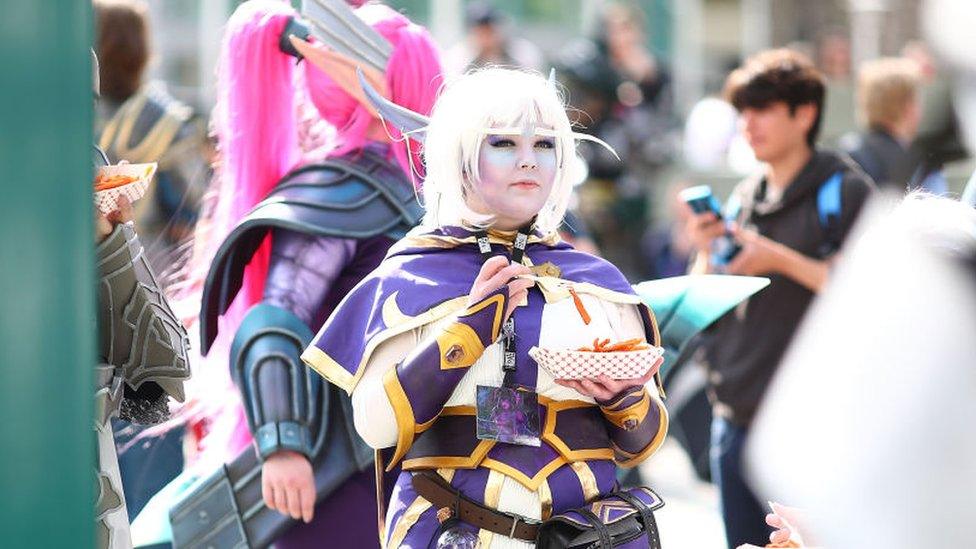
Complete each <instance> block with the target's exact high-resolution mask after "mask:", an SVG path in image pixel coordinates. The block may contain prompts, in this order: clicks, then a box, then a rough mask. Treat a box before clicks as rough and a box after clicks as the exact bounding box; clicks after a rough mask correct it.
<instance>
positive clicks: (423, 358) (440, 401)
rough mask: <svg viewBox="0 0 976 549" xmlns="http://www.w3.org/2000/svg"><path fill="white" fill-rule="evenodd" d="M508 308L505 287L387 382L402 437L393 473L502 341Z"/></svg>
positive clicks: (408, 360) (464, 315) (402, 365)
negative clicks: (470, 371) (475, 368)
mask: <svg viewBox="0 0 976 549" xmlns="http://www.w3.org/2000/svg"><path fill="white" fill-rule="evenodd" d="M507 305H508V286H502V287H501V288H499V289H497V290H495V291H494V292H492V293H490V294H488V296H486V297H485V298H484V299H482V300H481V301H479V302H478V303H476V304H474V305H472V306H470V307H468V308H467V310H465V311H464V312H463V313H461V315H460V316H459V317H458V319H457V321H456V322H454V323H452V324H450V325H449V326H447V327H445V328H444V329H443V330H442V331H441V332H440V333H439V334H437V336H436V337H435V338H434V339H433V341H430V342H429V343H427V344H425V345H424V346H422V347H420V348H418V349H416V350H415V351H414V352H412V353H411V354H410V355H408V356H407V358H405V359H404V360H403V362H401V363H400V364H398V365H397V367H396V368H395V369H392V370H390V371H389V372H387V373H386V375H385V376H384V377H383V387H384V389H385V390H386V395H387V397H388V398H389V399H390V404H391V405H392V406H393V410H394V412H395V414H396V420H397V431H398V435H397V447H396V453H395V455H394V456H393V459H392V460H391V461H390V467H391V468H392V467H393V466H394V465H395V464H396V463H398V462H399V461H400V459H401V458H402V457H403V456H404V455H405V454H406V453H407V450H409V449H410V446H411V445H412V444H413V440H414V438H415V437H416V435H417V434H418V433H420V432H422V431H423V430H424V429H426V428H427V427H429V425H430V424H431V423H432V422H433V421H434V420H435V419H437V417H438V416H439V415H440V413H441V410H442V409H443V408H444V404H445V403H446V402H447V400H448V399H449V398H450V397H451V394H452V393H453V392H454V389H455V387H457V385H458V383H460V381H461V378H463V377H464V374H466V373H467V371H468V368H469V367H470V366H471V365H472V364H474V363H475V362H476V361H477V360H478V358H480V357H481V355H482V353H483V352H484V350H485V347H487V346H489V345H491V344H492V343H494V342H495V340H496V339H498V335H499V333H500V331H501V327H502V321H503V319H504V316H505V308H506V307H507Z"/></svg>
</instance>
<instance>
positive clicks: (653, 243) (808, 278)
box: [94, 0, 976, 547]
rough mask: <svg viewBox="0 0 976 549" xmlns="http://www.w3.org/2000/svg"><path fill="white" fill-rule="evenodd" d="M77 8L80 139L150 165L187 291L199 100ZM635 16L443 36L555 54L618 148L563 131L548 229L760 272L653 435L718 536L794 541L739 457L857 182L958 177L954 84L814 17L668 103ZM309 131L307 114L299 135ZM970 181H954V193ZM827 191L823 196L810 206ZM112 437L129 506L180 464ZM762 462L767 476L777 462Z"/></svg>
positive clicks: (159, 224)
mask: <svg viewBox="0 0 976 549" xmlns="http://www.w3.org/2000/svg"><path fill="white" fill-rule="evenodd" d="M94 5H95V13H96V32H97V35H96V41H95V49H96V53H97V55H98V57H99V60H100V74H99V76H100V81H101V97H100V100H99V103H98V108H97V124H96V127H95V142H96V143H97V144H99V145H100V147H101V148H102V149H103V150H104V151H105V152H106V153H107V155H108V157H109V160H110V161H111V162H113V163H115V162H117V161H119V160H127V161H129V162H132V163H141V162H158V163H159V172H158V173H157V175H156V178H155V181H154V183H153V187H152V189H151V190H150V193H149V194H148V195H147V196H146V197H145V198H143V199H142V200H141V201H140V202H139V203H137V205H136V210H135V221H136V225H137V228H138V230H139V233H140V234H141V235H142V238H143V242H144V243H145V246H146V250H147V254H148V255H149V257H150V261H151V263H152V264H153V266H154V267H155V268H156V270H157V272H159V273H161V274H162V276H161V281H162V283H163V285H164V286H166V287H168V289H169V292H170V293H171V294H172V295H175V296H179V295H181V292H186V291H188V288H187V286H186V284H187V280H188V279H189V278H191V277H188V276H187V275H186V266H187V265H188V264H189V263H188V262H189V259H190V257H191V256H192V254H193V253H194V246H195V242H194V235H195V234H199V229H205V228H206V226H205V222H206V220H207V219H208V217H209V216H210V215H211V214H212V213H213V212H211V211H209V210H208V206H207V205H208V204H211V205H212V204H213V203H214V201H215V198H214V196H213V193H215V192H217V188H216V187H215V186H213V185H211V184H210V181H211V175H212V173H213V169H214V168H213V167H214V166H215V165H218V164H219V161H220V158H219V154H218V153H217V152H216V151H215V148H214V146H213V143H212V141H211V138H210V136H209V135H208V129H207V128H208V113H206V112H194V110H193V109H192V108H190V107H189V106H187V105H186V104H184V103H182V102H181V101H179V100H177V99H175V98H174V97H173V96H172V95H171V94H170V93H169V92H168V91H167V87H166V85H165V83H163V82H157V81H150V80H149V79H147V78H146V74H147V67H148V66H149V64H150V63H151V62H152V60H153V52H152V51H151V49H150V43H151V40H150V32H151V24H152V21H150V20H149V17H148V14H147V13H148V12H147V10H146V7H145V5H144V4H143V3H141V2H139V1H138V0H127V1H123V0H95V2H94ZM650 28H652V27H651V25H650V24H649V21H648V16H647V14H645V13H644V12H643V11H642V10H641V9H640V8H639V7H638V6H637V4H635V3H628V2H609V3H607V4H606V5H605V6H604V8H603V9H602V10H601V12H600V14H599V24H598V25H596V30H595V32H594V33H593V34H592V35H591V36H567V37H566V39H565V42H564V44H563V46H562V47H560V49H559V51H558V52H552V53H550V54H549V55H547V54H546V53H544V52H543V51H542V49H540V48H539V47H538V46H537V45H535V44H533V43H532V41H531V37H530V36H526V35H524V34H523V33H520V32H519V29H518V28H517V26H516V25H515V23H514V21H513V20H512V19H511V18H510V17H509V16H507V15H506V13H505V12H504V11H503V10H501V9H500V8H498V7H496V6H494V5H493V4H492V3H490V2H468V3H466V11H465V17H464V31H465V35H464V37H463V39H462V40H461V41H459V42H457V43H455V44H441V46H442V50H443V60H444V67H445V70H446V71H448V72H449V73H454V74H461V73H463V72H465V71H468V70H471V69H474V68H479V67H484V66H496V65H501V66H506V67H518V68H524V69H528V70H534V71H539V72H543V73H546V72H548V71H549V70H550V69H554V70H555V75H556V78H557V79H558V80H559V82H560V83H561V85H562V86H563V87H564V90H565V95H566V98H567V101H568V103H569V104H570V105H571V107H572V112H571V118H572V119H574V120H575V122H576V123H577V124H578V126H579V128H580V131H583V132H586V133H588V134H591V135H592V136H594V137H596V138H599V139H600V140H602V141H604V142H606V143H608V144H609V145H611V146H612V148H613V150H615V151H616V153H617V155H618V156H619V158H616V157H614V155H613V154H612V153H611V152H609V151H608V150H607V149H605V148H603V147H600V146H596V145H594V144H592V143H588V142H583V143H582V144H581V146H580V149H581V154H582V158H583V161H584V162H585V164H586V170H584V173H585V174H586V175H585V178H583V179H581V180H580V181H578V182H577V186H576V191H575V195H574V198H573V203H572V206H571V211H570V214H569V215H568V216H567V219H566V221H565V223H564V225H563V227H562V231H563V236H564V238H565V239H567V240H569V241H570V242H572V243H574V245H576V246H577V247H578V248H580V249H582V250H585V251H589V252H592V253H594V254H598V255H601V256H602V257H604V258H606V259H608V260H609V261H610V262H612V263H613V264H614V265H616V266H617V267H618V268H619V269H620V270H621V271H622V272H623V273H624V274H625V275H626V276H627V278H628V279H629V280H630V281H631V282H634V283H636V282H638V281H643V280H651V279H657V278H664V277H672V276H679V275H684V274H687V273H689V272H694V273H702V274H704V273H713V274H714V273H722V274H732V275H750V276H765V277H768V278H770V279H771V281H772V283H771V285H770V287H769V288H768V289H767V290H765V291H764V292H763V293H761V294H759V295H758V296H757V297H755V298H753V299H750V300H749V301H748V302H746V303H744V304H743V305H741V306H740V307H738V308H737V309H736V310H735V311H733V312H732V313H730V314H729V315H727V317H725V318H723V319H722V320H721V321H720V322H719V323H717V325H716V326H715V327H714V328H713V329H712V330H711V331H710V332H709V334H707V337H706V338H705V341H704V348H703V351H702V352H699V353H697V354H696V355H695V356H694V357H692V359H691V360H689V361H687V362H686V363H685V364H681V365H679V366H678V367H675V368H674V369H672V370H671V371H670V372H669V374H668V375H669V379H668V380H666V383H668V384H670V385H671V386H673V387H675V392H674V393H673V394H672V395H671V396H672V402H680V403H682V404H681V406H680V407H676V408H673V409H670V413H671V415H672V433H673V436H674V437H675V438H677V439H678V440H679V441H680V442H681V443H682V445H683V446H684V447H685V449H686V450H687V451H688V454H689V457H690V458H691V460H692V462H693V463H694V465H695V466H696V470H697V471H698V473H699V474H700V475H701V476H702V477H703V478H705V479H712V480H714V481H715V482H717V483H718V486H719V491H720V494H721V500H722V513H723V518H724V521H725V526H726V531H727V534H728V544H729V547H738V546H740V545H741V544H747V543H749V544H754V545H758V546H763V545H765V544H766V543H768V542H769V539H768V537H769V534H770V532H771V531H772V530H773V529H775V530H777V533H776V534H775V541H778V542H780V543H783V544H784V545H780V546H783V547H785V546H788V545H785V543H787V542H786V538H789V537H791V536H792V537H793V538H794V539H797V538H798V536H797V535H796V534H797V532H798V530H797V528H796V527H795V526H794V527H793V528H792V530H790V528H787V527H784V526H783V525H784V522H783V520H784V519H783V517H784V516H790V513H791V511H788V510H787V511H783V512H781V513H779V514H774V515H773V516H772V517H771V518H769V517H767V516H766V515H767V513H768V512H769V511H770V510H769V509H768V507H767V505H766V504H765V503H764V501H765V498H764V497H760V496H759V495H757V492H756V490H757V488H756V486H757V484H758V485H762V486H763V489H764V490H765V487H766V486H767V485H766V484H764V483H762V482H760V483H754V482H752V481H751V480H750V477H749V474H748V473H747V471H746V465H745V464H746V459H747V458H746V457H745V456H746V455H747V453H748V450H747V448H748V447H749V442H750V439H751V437H752V431H753V429H754V424H755V422H756V421H758V420H757V419H756V418H757V417H760V411H759V410H760V406H761V403H762V402H763V399H764V397H765V396H766V392H767V389H768V387H769V386H770V385H771V384H772V383H773V380H774V378H775V374H776V372H777V371H778V370H779V368H780V363H781V362H782V360H783V357H784V355H785V354H786V353H787V349H788V348H789V347H790V344H791V343H792V342H793V340H794V336H795V335H796V334H797V332H798V330H799V327H800V326H801V321H802V320H803V319H804V318H805V316H806V313H807V310H808V308H809V307H810V306H811V303H813V302H814V298H815V297H816V296H817V295H818V294H820V293H821V292H822V290H823V289H824V288H826V287H827V286H828V283H829V282H832V280H831V279H832V278H833V274H834V271H833V269H834V264H835V262H837V261H838V259H839V258H840V257H841V256H842V255H845V254H846V252H844V253H840V250H841V249H842V248H843V249H845V250H846V249H847V248H846V244H845V242H846V241H847V240H848V239H849V238H854V236H852V235H854V232H853V231H852V229H853V228H854V227H855V226H856V221H857V219H858V215H859V213H860V212H861V211H862V209H864V205H865V204H867V203H869V201H870V197H871V196H873V195H875V194H883V193H878V192H877V191H878V190H881V191H888V193H890V194H891V195H898V196H903V195H905V194H907V193H917V192H924V193H927V194H928V195H932V196H934V197H945V198H946V199H947V198H954V197H955V196H956V195H958V194H959V193H960V192H961V191H962V184H961V182H960V181H957V180H956V179H953V177H952V176H951V174H950V173H949V172H950V170H949V169H948V168H947V166H958V165H960V162H964V161H966V159H967V157H968V152H967V150H966V146H965V141H966V140H965V138H964V135H963V129H964V128H963V127H962V126H961V125H960V124H959V123H958V122H957V120H958V118H957V114H958V109H957V108H956V103H957V101H958V99H956V98H955V97H954V96H953V94H952V93H951V89H952V85H953V81H952V80H951V79H950V74H949V72H948V71H947V70H946V69H945V67H944V66H943V65H940V62H939V61H937V59H936V56H935V55H934V54H933V53H932V51H931V48H930V46H929V45H928V44H926V43H925V42H923V41H912V42H910V43H907V44H905V45H904V47H903V48H902V50H901V52H900V55H898V56H892V57H882V58H875V59H869V60H866V61H864V62H862V63H860V64H858V65H857V66H852V61H851V59H852V55H851V44H850V40H849V39H848V38H847V37H846V36H845V35H844V34H842V33H831V34H828V35H825V36H824V37H823V38H822V39H821V40H819V41H818V42H817V44H816V47H809V46H808V45H804V44H794V45H792V46H788V47H786V48H783V49H777V50H771V51H765V52H760V53H757V54H756V55H755V56H752V57H750V58H749V59H741V60H736V61H735V62H734V63H733V62H730V63H729V69H730V70H729V72H728V74H727V75H723V79H722V82H721V85H718V84H716V85H713V86H711V89H710V90H709V92H710V93H708V94H707V95H706V96H703V97H701V98H695V99H697V101H693V107H692V108H691V109H690V111H689V112H688V113H687V114H685V113H682V112H680V111H679V109H678V107H677V104H678V102H677V101H676V97H675V86H674V82H673V78H672V71H671V68H670V67H669V65H668V61H667V60H666V59H663V58H661V57H659V56H657V55H655V54H654V53H653V52H652V51H651V49H650V48H649V46H648V44H649V42H650V37H649V29H650ZM315 131H317V130H316V129H315V124H314V122H312V123H310V124H309V129H308V132H309V133H310V137H309V140H310V142H312V141H314V132H315ZM740 180H741V181H740ZM701 185H709V186H710V188H709V193H714V196H715V198H716V202H718V203H720V204H722V206H720V207H719V208H718V209H713V210H696V209H695V208H694V207H693V206H692V205H689V200H688V196H689V194H688V192H687V191H688V190H689V189H690V188H693V187H698V186H701ZM834 186H836V190H831V189H832V188H834ZM970 186H971V187H972V185H970ZM831 193H834V194H831ZM974 195H976V190H969V191H967V196H969V197H970V199H971V200H972V199H973V196H974ZM825 196H826V197H827V198H824V197H825ZM831 196H833V197H834V198H833V201H834V202H836V204H834V205H833V208H832V209H831V206H830V205H829V204H828V205H825V201H826V202H830V201H831V200H832V199H831ZM727 197H732V198H731V200H730V201H729V202H726V200H725V199H726V198H727ZM919 200H922V201H924V200H938V199H936V198H928V199H924V200H923V199H919ZM913 211H915V212H916V214H917V215H918V216H923V217H924V216H926V215H929V216H933V217H935V216H939V215H940V214H939V213H937V212H935V213H933V212H934V210H926V208H925V207H920V208H917V209H916V210H913ZM946 211H948V210H946ZM942 215H943V216H945V215H948V216H949V217H951V216H953V215H956V216H960V217H961V218H965V217H966V214H965V213H962V214H960V213H959V212H950V213H949V214H945V213H943V214H942ZM970 217H971V216H970ZM915 220H916V221H917V220H918V218H917V217H916V218H915ZM198 221H201V223H204V225H202V226H201V227H200V228H198V227H196V225H197V223H198ZM965 223H966V220H965V219H963V220H962V221H960V222H959V224H958V226H960V227H962V226H965ZM970 230H973V228H972V227H970ZM918 232H919V233H925V231H924V230H922V229H919V231H918ZM725 237H731V238H733V239H734V240H735V241H736V242H737V244H736V250H735V252H734V253H733V254H728V255H727V256H726V257H720V254H719V253H718V252H717V251H716V248H715V241H716V240H718V239H722V238H725ZM967 245H968V244H967ZM878 276H883V273H882V274H879V275H878ZM848 278H850V277H848ZM858 282H859V281H857V280H855V281H852V282H850V284H857V283H858ZM906 284H907V282H906ZM968 290H972V288H969V289H968ZM848 291H849V292H852V294H851V295H856V294H857V291H856V290H852V289H848ZM961 291H963V290H961ZM825 307H826V306H825ZM177 309H179V306H178V305H177ZM179 312H180V311H179V310H177V313H179ZM835 313H836V314H842V313H839V312H837V311H836V310H835ZM819 314H820V316H823V315H824V314H826V313H825V312H824V311H820V313H819ZM892 314H894V313H892ZM933 314H936V313H935V312H933ZM875 320H877V319H875ZM968 320H969V319H964V320H961V321H960V322H964V321H968ZM865 321H866V322H873V321H872V320H871V319H870V318H866V320H865ZM852 329H858V328H857V327H852ZM875 331H876V330H872V333H874V332H875ZM807 339H809V337H808V338H807ZM807 345H812V344H811V343H809V342H807ZM845 349H846V348H841V349H840V350H838V351H835V352H834V353H831V354H837V353H841V354H843V353H845V352H846V350H845ZM970 358H971V357H970ZM847 362H849V361H845V362H844V365H845V366H851V367H853V366H854V365H853V364H847ZM824 367H827V366H826V365H825V366H824ZM879 375H880V374H879ZM829 376H830V378H831V379H833V378H835V377H836V378H840V377H841V376H842V372H837V371H835V373H831V374H829ZM689 379H691V380H692V381H691V382H690V384H689V382H688V380H689ZM678 380H681V381H680V382H679V381H678ZM840 382H841V381H838V383H840ZM823 390H824V391H830V388H829V387H824V388H823ZM822 396H824V397H825V398H827V397H829V395H822ZM906 404H907V403H906ZM811 405H814V404H811ZM764 421H767V422H768V419H767V420H764ZM116 436H117V442H118V443H119V446H120V460H121V462H122V469H123V479H124V480H125V481H126V489H125V494H126V498H127V500H129V501H128V512H129V514H130V516H131V517H135V516H136V515H137V514H138V513H139V511H140V510H141V509H142V507H143V505H144V504H145V502H146V501H148V499H149V497H150V496H151V495H152V494H153V493H155V492H156V491H157V490H158V489H159V488H161V487H162V486H163V485H165V484H166V482H168V481H169V480H170V479H172V478H173V477H174V476H175V475H176V474H178V473H179V471H180V469H181V467H182V463H183V461H182V460H183V453H184V448H183V444H182V442H181V440H182V438H183V436H184V432H183V430H182V429H177V430H175V431H171V432H169V433H167V434H166V435H165V436H164V437H163V438H160V439H153V440H151V441H150V442H147V441H146V440H144V439H140V438H139V437H138V436H137V435H136V433H134V432H133V431H132V428H131V427H127V426H124V425H122V424H120V425H119V426H118V430H117V433H116ZM766 436H768V435H766ZM906 436H907V435H906ZM134 439H135V442H133V440H134ZM767 444H768V440H767ZM767 448H768V446H767ZM754 461H755V462H756V463H754V469H755V470H757V471H760V473H761V472H762V471H764V470H765V469H764V465H763V463H762V460H761V458H756V459H755V460H754ZM780 465H781V464H780ZM780 465H777V466H778V467H780V468H779V469H776V471H777V472H779V473H781V474H783V475H785V473H782V471H783V468H782V466H780ZM799 492H800V493H802V490H800V491H799ZM763 493H768V492H766V491H764V492H763ZM800 499H802V498H800ZM810 501H811V500H810V499H806V500H803V501H796V502H786V503H793V504H801V505H807V504H810ZM834 518H836V517H834ZM793 520H794V521H796V520H797V519H795V518H794V519H793ZM767 521H771V522H769V525H767ZM769 526H773V527H775V528H773V529H771V528H769ZM783 532H785V533H783ZM821 532H823V530H821ZM826 532H827V534H826V535H823V534H821V538H824V539H827V540H832V541H834V542H835V543H839V545H837V546H843V541H842V540H843V538H842V537H837V536H834V537H831V536H832V534H831V530H830V529H829V528H828V529H826ZM847 546H852V545H847ZM902 546H904V545H902ZM932 546H934V545H932Z"/></svg>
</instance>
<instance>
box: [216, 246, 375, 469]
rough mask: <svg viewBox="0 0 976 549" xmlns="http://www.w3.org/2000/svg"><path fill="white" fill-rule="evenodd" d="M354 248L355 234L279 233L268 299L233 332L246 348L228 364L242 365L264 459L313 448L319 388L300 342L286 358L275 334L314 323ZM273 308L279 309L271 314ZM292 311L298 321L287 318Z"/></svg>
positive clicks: (240, 376) (240, 379)
mask: <svg viewBox="0 0 976 549" xmlns="http://www.w3.org/2000/svg"><path fill="white" fill-rule="evenodd" d="M355 251H356V241H355V240H347V239H340V238H331V237H321V236H313V235H308V234H301V233H297V232H294V231H286V230H275V231H274V235H273V237H272V245H271V261H270V265H269V267H268V275H267V278H266V282H265V287H264V298H263V300H262V302H261V303H260V304H259V305H257V306H255V307H253V308H251V309H250V310H249V311H248V316H247V317H245V319H246V320H248V322H242V323H241V328H239V329H238V331H237V333H236V334H235V339H234V341H235V342H240V343H241V344H240V345H239V346H240V348H242V349H247V352H246V353H245V354H244V355H243V356H242V357H241V358H240V360H241V362H240V364H237V363H232V365H231V367H232V368H234V369H235V371H237V370H236V369H237V368H240V370H239V371H238V372H237V373H236V374H235V380H236V382H237V384H238V387H239V388H240V390H241V392H242V395H244V396H245V398H244V399H243V403H244V408H245V411H246V412H247V415H248V419H249V423H250V426H251V429H252V432H253V434H254V436H255V440H256V441H257V444H258V449H259V451H260V454H261V456H262V457H267V456H268V455H270V454H272V453H274V452H277V451H279V450H281V449H288V450H295V451H299V452H301V453H304V454H306V455H308V454H309V452H310V451H311V447H310V444H311V439H310V436H311V435H310V434H309V428H310V427H309V421H310V420H309V418H310V417H311V415H312V414H313V411H314V407H315V404H314V403H313V402H310V400H314V398H315V396H314V395H315V394H316V391H315V390H313V389H310V387H313V384H311V383H309V381H308V380H307V379H306V378H307V376H308V375H310V374H309V372H308V371H307V368H306V367H305V365H304V364H303V363H302V362H301V361H300V360H299V358H298V355H297V353H300V352H301V348H296V349H294V351H295V352H296V355H295V356H294V357H293V358H292V357H289V356H288V353H284V354H282V353H283V349H291V347H290V346H289V345H288V344H284V343H282V342H280V341H278V340H276V339H275V338H276V337H279V336H280V334H281V333H282V332H283V331H287V332H292V333H298V332H300V331H301V330H300V328H296V326H298V323H299V322H300V323H301V324H304V326H301V328H305V329H308V330H311V329H314V328H315V327H316V326H315V325H314V324H315V315H316V313H317V311H319V309H320V308H321V307H322V303H323V301H324V300H325V299H326V297H327V296H328V295H329V290H330V289H331V287H332V285H333V283H334V282H335V281H336V279H337V278H338V277H339V274H340V273H341V272H342V269H343V268H344V267H345V266H346V265H347V264H348V263H349V262H350V261H351V260H352V258H353V255H354V254H355ZM275 308H277V309H281V310H282V311H281V312H280V313H273V312H272V311H274V310H275ZM285 311H287V312H285ZM288 313H291V315H294V316H291V317H290V318H292V319H295V323H296V324H289V323H287V322H286V320H285V319H287V318H289V316H290V315H289V314H288ZM259 317H260V318H259ZM272 328H273V329H272ZM269 330H270V331H269ZM304 343H306V342H302V344H304ZM311 375H314V374H311Z"/></svg>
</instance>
